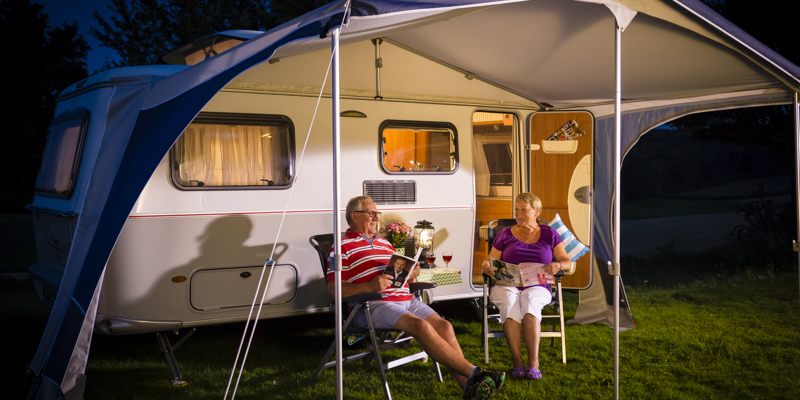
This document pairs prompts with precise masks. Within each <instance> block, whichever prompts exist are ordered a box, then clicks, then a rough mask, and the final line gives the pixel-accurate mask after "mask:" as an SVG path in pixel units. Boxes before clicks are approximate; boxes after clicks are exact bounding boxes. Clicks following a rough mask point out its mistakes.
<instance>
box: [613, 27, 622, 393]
mask: <svg viewBox="0 0 800 400" xmlns="http://www.w3.org/2000/svg"><path fill="white" fill-rule="evenodd" d="M615 28H616V36H615V49H614V50H615V60H614V63H615V75H616V76H615V80H616V88H615V89H616V93H615V97H614V114H615V115H614V147H615V151H614V268H613V271H612V275H613V277H614V399H615V400H618V399H619V283H620V282H619V281H620V278H619V276H620V271H619V270H620V265H619V254H620V251H619V250H620V247H619V246H620V226H619V219H620V183H621V181H620V177H621V174H620V169H621V165H620V164H621V161H620V160H621V158H622V153H621V148H622V145H621V142H622V28H620V26H619V23H616V24H615Z"/></svg>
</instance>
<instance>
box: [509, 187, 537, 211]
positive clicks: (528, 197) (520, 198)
mask: <svg viewBox="0 0 800 400" xmlns="http://www.w3.org/2000/svg"><path fill="white" fill-rule="evenodd" d="M519 202H523V203H528V205H529V206H531V208H533V209H534V210H536V211H538V212H542V200H540V199H539V198H538V197H536V195H535V194H533V193H530V192H525V193H520V194H518V195H517V197H516V198H515V199H514V203H519Z"/></svg>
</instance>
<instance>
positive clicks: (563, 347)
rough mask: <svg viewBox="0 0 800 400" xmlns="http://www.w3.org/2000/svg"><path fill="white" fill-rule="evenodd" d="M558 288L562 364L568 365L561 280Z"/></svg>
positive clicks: (557, 285)
mask: <svg viewBox="0 0 800 400" xmlns="http://www.w3.org/2000/svg"><path fill="white" fill-rule="evenodd" d="M556 287H557V288H558V319H559V321H561V362H562V363H563V364H565V365H566V364H567V335H566V332H564V301H563V298H562V297H561V280H560V279H559V280H558V283H557V284H556Z"/></svg>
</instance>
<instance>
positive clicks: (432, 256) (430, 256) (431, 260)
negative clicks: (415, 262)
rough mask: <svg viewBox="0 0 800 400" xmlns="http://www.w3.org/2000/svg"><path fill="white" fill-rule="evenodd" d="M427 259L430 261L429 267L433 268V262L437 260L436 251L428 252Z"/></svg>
mask: <svg viewBox="0 0 800 400" xmlns="http://www.w3.org/2000/svg"><path fill="white" fill-rule="evenodd" d="M425 261H427V262H428V268H433V267H434V264H433V262H434V261H436V253H428V254H427V255H426V256H425Z"/></svg>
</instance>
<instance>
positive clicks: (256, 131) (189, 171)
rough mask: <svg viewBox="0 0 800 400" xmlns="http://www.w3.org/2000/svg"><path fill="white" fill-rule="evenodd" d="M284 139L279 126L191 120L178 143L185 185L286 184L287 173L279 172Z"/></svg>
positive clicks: (180, 166) (181, 175)
mask: <svg viewBox="0 0 800 400" xmlns="http://www.w3.org/2000/svg"><path fill="white" fill-rule="evenodd" d="M282 140H283V135H281V127H277V126H249V125H241V126H235V125H233V126H232V125H223V124H191V125H189V127H188V128H186V131H185V132H184V133H183V135H182V136H181V138H180V139H179V140H178V143H176V160H175V161H176V162H177V163H178V168H179V173H180V179H181V182H182V184H183V185H185V186H201V185H202V186H255V185H262V186H266V185H270V184H281V185H282V184H286V183H287V182H285V180H286V178H287V177H285V176H280V175H281V174H280V172H279V171H280V170H281V168H280V166H281V165H282V164H283V160H281V158H282V157H281V154H280V153H281V150H280V149H281V148H282V147H283V146H281V144H282V143H281V141H282ZM201 182H202V183H201ZM270 182H272V183H270Z"/></svg>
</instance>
